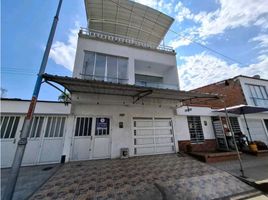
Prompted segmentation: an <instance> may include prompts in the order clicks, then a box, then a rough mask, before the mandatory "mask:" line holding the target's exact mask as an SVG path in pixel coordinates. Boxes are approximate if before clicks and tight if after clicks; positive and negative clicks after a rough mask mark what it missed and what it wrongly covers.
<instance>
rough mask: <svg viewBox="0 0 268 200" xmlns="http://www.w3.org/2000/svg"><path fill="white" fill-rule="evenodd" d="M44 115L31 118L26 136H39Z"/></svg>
mask: <svg viewBox="0 0 268 200" xmlns="http://www.w3.org/2000/svg"><path fill="white" fill-rule="evenodd" d="M43 122H44V117H39V116H36V117H34V118H33V119H32V120H31V124H30V132H29V134H28V137H30V138H39V137H40V135H41V131H42V127H43Z"/></svg>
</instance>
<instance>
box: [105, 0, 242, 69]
mask: <svg viewBox="0 0 268 200" xmlns="http://www.w3.org/2000/svg"><path fill="white" fill-rule="evenodd" d="M109 1H111V2H112V3H114V4H116V5H117V6H118V7H121V8H124V9H126V10H128V11H131V12H132V13H134V14H135V15H136V16H138V17H140V15H139V14H137V13H136V12H134V11H133V10H131V9H129V8H127V7H124V6H122V5H120V4H119V3H117V2H115V1H113V0H109ZM143 18H145V19H146V20H148V21H150V22H152V23H156V24H158V25H159V26H161V27H163V28H165V29H166V28H167V27H166V26H164V25H163V24H161V23H159V22H156V21H153V20H151V19H149V18H147V17H145V16H143ZM168 32H172V33H174V34H176V35H178V36H179V37H180V38H183V39H186V40H188V41H190V42H192V43H194V44H196V45H198V46H200V47H202V48H204V49H207V50H209V51H211V52H213V53H215V54H218V55H220V56H221V57H223V58H225V59H228V60H229V61H230V60H231V61H233V62H234V63H238V64H240V65H243V66H247V65H246V64H244V63H242V62H240V61H238V60H237V59H234V58H232V57H230V56H227V55H225V54H223V53H221V52H219V51H218V50H215V49H212V48H211V47H208V46H206V45H204V44H202V43H200V42H197V41H195V40H193V39H190V38H187V37H185V36H183V35H182V34H180V33H178V32H176V31H174V30H172V29H169V30H168Z"/></svg>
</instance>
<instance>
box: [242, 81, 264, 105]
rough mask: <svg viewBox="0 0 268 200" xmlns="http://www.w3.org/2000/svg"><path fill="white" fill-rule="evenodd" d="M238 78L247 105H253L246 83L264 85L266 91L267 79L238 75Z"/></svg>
mask: <svg viewBox="0 0 268 200" xmlns="http://www.w3.org/2000/svg"><path fill="white" fill-rule="evenodd" d="M238 80H239V81H240V84H241V87H242V90H243V93H244V96H245V98H246V102H247V104H248V105H252V106H255V105H254V102H253V100H252V99H251V98H250V97H251V94H250V90H249V87H248V85H247V84H252V85H260V86H265V88H266V91H267V92H268V80H263V79H256V78H248V77H238Z"/></svg>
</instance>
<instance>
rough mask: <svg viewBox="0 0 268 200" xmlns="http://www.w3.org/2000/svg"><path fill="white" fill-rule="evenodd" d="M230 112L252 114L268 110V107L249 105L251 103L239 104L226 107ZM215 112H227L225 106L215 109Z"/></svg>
mask: <svg viewBox="0 0 268 200" xmlns="http://www.w3.org/2000/svg"><path fill="white" fill-rule="evenodd" d="M226 110H227V112H228V113H233V114H237V115H243V114H252V113H260V112H265V111H268V108H264V107H258V106H249V105H242V104H241V105H237V106H232V107H228V108H226ZM214 112H225V110H224V108H221V109H218V110H215V111H214Z"/></svg>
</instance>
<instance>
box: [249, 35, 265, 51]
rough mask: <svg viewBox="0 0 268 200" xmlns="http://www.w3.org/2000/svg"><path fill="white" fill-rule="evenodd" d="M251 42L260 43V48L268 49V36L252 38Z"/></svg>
mask: <svg viewBox="0 0 268 200" xmlns="http://www.w3.org/2000/svg"><path fill="white" fill-rule="evenodd" d="M250 41H253V42H258V46H257V47H258V48H266V49H268V34H262V35H258V36H257V37H254V38H252V39H251V40H250Z"/></svg>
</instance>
